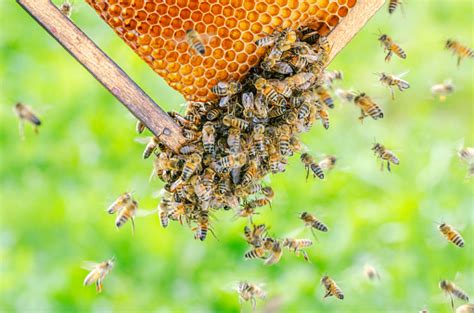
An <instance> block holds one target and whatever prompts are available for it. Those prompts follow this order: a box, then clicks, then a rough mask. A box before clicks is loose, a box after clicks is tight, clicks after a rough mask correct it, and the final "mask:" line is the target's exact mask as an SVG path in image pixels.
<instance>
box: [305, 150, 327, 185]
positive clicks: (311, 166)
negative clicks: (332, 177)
mask: <svg viewBox="0 0 474 313" xmlns="http://www.w3.org/2000/svg"><path fill="white" fill-rule="evenodd" d="M300 159H301V162H303V164H304V167H305V169H306V179H308V176H309V171H310V170H311V172H313V176H314V177H318V178H319V179H324V172H323V170H322V169H321V167H319V165H318V163H316V162H315V161H314V159H313V157H312V156H311V155H309V154H308V153H306V152H305V153H302V154H301V156H300Z"/></svg>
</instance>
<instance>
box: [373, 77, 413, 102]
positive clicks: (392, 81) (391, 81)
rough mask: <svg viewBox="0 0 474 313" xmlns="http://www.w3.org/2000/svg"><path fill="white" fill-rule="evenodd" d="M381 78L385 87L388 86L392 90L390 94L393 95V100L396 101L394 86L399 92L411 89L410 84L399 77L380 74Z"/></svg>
mask: <svg viewBox="0 0 474 313" xmlns="http://www.w3.org/2000/svg"><path fill="white" fill-rule="evenodd" d="M379 77H380V79H379V80H380V82H381V83H382V84H383V85H386V86H387V87H388V88H389V89H390V93H391V94H392V100H394V99H395V93H394V92H393V88H392V87H393V86H396V87H398V90H400V91H404V90H406V89H408V88H410V84H409V83H408V82H407V81H405V80H403V79H401V78H400V77H398V76H395V75H392V74H388V73H380V74H379Z"/></svg>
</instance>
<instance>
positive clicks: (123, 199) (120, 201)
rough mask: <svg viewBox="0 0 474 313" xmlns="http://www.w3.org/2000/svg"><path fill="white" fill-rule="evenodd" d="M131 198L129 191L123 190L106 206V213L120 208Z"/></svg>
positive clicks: (111, 212) (112, 212)
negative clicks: (123, 191)
mask: <svg viewBox="0 0 474 313" xmlns="http://www.w3.org/2000/svg"><path fill="white" fill-rule="evenodd" d="M132 200H133V198H132V193H131V192H125V193H123V194H121V195H120V196H119V197H118V198H117V199H116V200H115V201H114V202H112V204H111V205H110V206H109V207H108V208H107V213H109V214H114V213H115V212H117V211H119V210H121V209H122V208H123V207H124V206H126V205H127V204H129V203H130V202H131V201H132Z"/></svg>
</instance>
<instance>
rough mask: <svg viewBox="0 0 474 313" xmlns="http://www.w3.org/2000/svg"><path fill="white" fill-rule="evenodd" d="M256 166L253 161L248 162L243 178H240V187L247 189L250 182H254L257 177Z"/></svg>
mask: <svg viewBox="0 0 474 313" xmlns="http://www.w3.org/2000/svg"><path fill="white" fill-rule="evenodd" d="M258 176H259V175H258V165H257V162H256V161H255V160H251V161H250V162H249V165H248V168H247V171H246V172H245V174H244V176H243V177H242V182H241V185H242V187H244V188H245V187H247V186H248V185H250V183H251V182H252V181H254V180H255V179H256V178H257V177H258Z"/></svg>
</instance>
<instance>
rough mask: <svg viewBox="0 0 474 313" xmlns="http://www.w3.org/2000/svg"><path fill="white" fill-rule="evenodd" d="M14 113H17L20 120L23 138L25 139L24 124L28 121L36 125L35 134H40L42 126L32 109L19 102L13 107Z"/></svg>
mask: <svg viewBox="0 0 474 313" xmlns="http://www.w3.org/2000/svg"><path fill="white" fill-rule="evenodd" d="M13 111H14V112H15V113H16V115H17V116H18V118H19V119H20V123H19V131H20V136H21V138H24V131H23V124H24V121H28V122H30V123H31V124H33V125H34V129H35V133H38V127H39V126H40V125H41V121H40V119H39V118H38V117H37V116H36V114H35V113H33V111H32V110H31V108H30V107H29V106H27V105H25V104H23V103H20V102H18V103H17V104H15V106H14V107H13Z"/></svg>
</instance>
